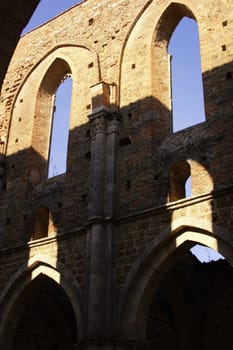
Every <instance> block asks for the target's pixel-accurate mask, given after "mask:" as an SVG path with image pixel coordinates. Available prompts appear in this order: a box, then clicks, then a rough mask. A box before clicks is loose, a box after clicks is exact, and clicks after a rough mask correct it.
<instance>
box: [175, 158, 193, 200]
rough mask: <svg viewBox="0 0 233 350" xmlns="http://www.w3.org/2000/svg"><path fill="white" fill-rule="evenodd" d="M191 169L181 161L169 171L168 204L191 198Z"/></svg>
mask: <svg viewBox="0 0 233 350" xmlns="http://www.w3.org/2000/svg"><path fill="white" fill-rule="evenodd" d="M191 193H192V185H191V168H190V165H189V164H188V162H186V161H185V160H181V161H179V162H178V163H176V164H175V165H174V166H173V168H172V169H171V171H170V195H169V200H170V202H172V201H176V200H179V199H182V198H186V197H189V196H191Z"/></svg>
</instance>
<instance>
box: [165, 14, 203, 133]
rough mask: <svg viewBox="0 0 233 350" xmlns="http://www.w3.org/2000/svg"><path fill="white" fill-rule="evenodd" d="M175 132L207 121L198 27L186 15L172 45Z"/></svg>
mask: <svg viewBox="0 0 233 350" xmlns="http://www.w3.org/2000/svg"><path fill="white" fill-rule="evenodd" d="M168 53H169V55H170V57H171V61H170V62H171V67H170V70H171V72H170V75H171V101H172V102H171V103H172V120H173V122H172V124H173V131H174V132H176V131H179V130H182V129H184V128H187V127H189V126H192V125H195V124H198V123H200V122H203V121H205V111H204V92H203V83H202V70H201V60H200V44H199V34H198V25H197V22H196V21H195V20H194V19H193V18H189V17H187V16H184V17H183V18H182V19H181V20H180V21H179V23H178V24H177V26H176V28H175V29H174V31H173V33H172V35H171V37H170V40H169V44H168Z"/></svg>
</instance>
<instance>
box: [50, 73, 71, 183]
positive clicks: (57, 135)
mask: <svg viewBox="0 0 233 350" xmlns="http://www.w3.org/2000/svg"><path fill="white" fill-rule="evenodd" d="M71 95H72V80H71V77H70V76H67V77H65V79H64V81H63V82H62V83H61V84H60V85H59V87H58V89H57V91H56V94H55V98H54V107H53V117H52V127H51V135H50V148H49V161H48V177H49V178H51V177H53V176H56V175H60V174H63V173H65V172H66V160H67V148H68V137H69V120H70V104H71Z"/></svg>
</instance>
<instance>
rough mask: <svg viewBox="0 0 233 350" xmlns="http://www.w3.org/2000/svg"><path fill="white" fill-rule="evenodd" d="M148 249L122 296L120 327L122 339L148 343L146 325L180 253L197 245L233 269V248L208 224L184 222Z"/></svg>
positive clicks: (175, 226) (195, 221) (162, 233)
mask: <svg viewBox="0 0 233 350" xmlns="http://www.w3.org/2000/svg"><path fill="white" fill-rule="evenodd" d="M172 226H173V227H172V228H173V229H172V232H171V230H170V228H167V229H165V230H164V231H163V232H161V233H160V234H159V237H157V238H155V239H154V241H153V242H151V244H150V245H149V246H148V247H146V248H145V249H144V251H143V253H142V254H141V256H140V257H139V258H138V259H137V261H136V262H135V263H134V265H133V267H132V269H131V271H130V273H129V275H128V278H127V280H126V282H125V285H124V286H123V288H122V290H121V294H120V308H119V309H120V313H119V326H120V330H121V334H122V336H124V337H126V338H128V339H138V340H140V341H145V332H146V322H147V318H148V314H149V310H150V306H151V303H152V300H153V297H154V295H155V293H156V291H157V290H158V288H159V286H160V283H161V282H162V280H163V278H164V276H165V275H166V274H167V272H168V271H169V270H170V269H171V267H172V265H173V264H174V261H175V260H176V258H177V256H178V255H179V254H180V253H183V252H185V251H187V250H189V249H190V248H191V247H192V246H193V245H195V244H196V243H199V244H202V245H206V246H207V247H210V248H212V249H214V250H216V251H218V252H220V253H221V254H222V255H223V256H224V257H225V258H226V261H227V263H229V265H230V266H231V267H233V246H232V244H231V242H230V240H229V236H228V237H227V235H228V234H229V233H228V234H226V232H224V229H221V228H220V227H216V228H215V229H216V232H215V233H211V231H209V229H210V226H209V224H208V223H207V222H205V221H203V222H202V221H200V220H193V219H192V218H181V219H179V220H177V221H176V222H174V223H173V225H172Z"/></svg>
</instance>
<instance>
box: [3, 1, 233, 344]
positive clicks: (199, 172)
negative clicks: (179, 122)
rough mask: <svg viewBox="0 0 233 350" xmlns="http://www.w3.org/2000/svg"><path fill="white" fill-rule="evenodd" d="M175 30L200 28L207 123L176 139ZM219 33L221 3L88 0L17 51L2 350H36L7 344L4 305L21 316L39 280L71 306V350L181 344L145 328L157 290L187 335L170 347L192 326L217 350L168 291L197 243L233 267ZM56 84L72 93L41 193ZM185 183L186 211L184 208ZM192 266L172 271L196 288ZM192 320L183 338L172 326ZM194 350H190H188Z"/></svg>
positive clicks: (228, 73) (8, 86)
mask: <svg viewBox="0 0 233 350" xmlns="http://www.w3.org/2000/svg"><path fill="white" fill-rule="evenodd" d="M184 16H188V17H190V18H193V19H195V20H196V22H197V23H198V29H199V36H200V50H201V63H202V76H203V85H204V99H205V113H206V121H205V122H203V123H200V124H198V125H195V126H192V127H190V128H187V129H185V130H182V131H179V132H176V133H173V131H172V108H171V92H170V90H171V87H170V69H169V56H168V54H167V45H168V42H169V39H170V37H171V35H172V33H173V31H174V29H175V27H176V25H177V24H178V23H179V21H180V19H181V18H183V17H184ZM232 30H233V11H232V6H231V4H230V2H229V1H225V0H219V1H215V0H203V1H199V2H198V3H196V2H195V1H191V0H189V1H185V0H184V1H177V2H171V1H168V0H161V1H151V0H150V1H145V0H137V1H131V0H130V1H123V0H121V1H112V0H102V1H98V2H96V1H93V0H86V1H83V2H82V3H80V4H79V5H77V6H75V7H73V8H72V9H70V10H68V11H66V12H65V13H64V14H62V15H60V16H57V17H56V18H55V19H53V20H51V21H49V22H48V23H46V24H44V25H42V26H41V27H39V28H38V29H35V30H33V31H32V32H30V33H28V34H27V35H25V36H23V37H22V38H21V40H20V41H19V43H18V46H17V48H16V50H15V53H14V55H13V57H12V61H11V63H10V66H9V69H8V72H7V75H6V77H5V81H4V84H3V87H2V94H1V110H0V113H1V125H0V140H1V143H0V147H1V155H0V157H1V159H0V160H1V171H0V176H1V178H0V180H1V193H0V208H1V213H2V215H1V216H0V234H1V238H0V249H1V250H0V262H1V263H0V289H1V291H2V296H1V302H2V304H0V307H2V314H1V316H0V317H1V322H0V323H1V326H0V344H3V345H2V346H3V348H4V349H6V350H11V349H13V348H14V349H19V350H20V349H21V348H24V349H27V348H30V349H36V347H35V346H36V345H35V343H34V340H32V339H31V340H30V339H29V340H28V339H27V340H25V339H24V337H23V336H22V335H17V337H16V336H15V337H16V338H14V337H13V339H17V341H16V340H14V341H15V343H14V342H13V340H12V339H11V340H9V334H11V333H12V332H13V334H14V332H16V333H17V332H18V333H17V334H21V333H22V334H24V333H25V332H27V331H28V329H29V326H28V324H29V322H28V321H27V317H26V316H21V315H22V313H23V311H22V310H18V309H19V308H18V307H17V303H18V302H19V300H21V299H22V305H24V307H25V308H26V309H27V305H28V300H29V299H30V298H29V297H28V296H27V295H28V294H27V292H25V293H24V291H25V290H26V291H27V290H30V288H31V287H30V286H31V284H30V283H32V285H33V288H34V289H35V290H36V291H37V292H38V290H39V289H38V288H40V287H38V286H40V283H39V282H38V281H39V280H38V278H39V277H38V276H40V274H42V275H45V276H47V277H49V278H50V279H52V280H53V281H55V282H56V283H57V284H58V285H59V286H61V287H62V288H63V289H64V290H65V292H66V294H67V295H68V297H69V299H70V300H71V304H72V307H73V309H74V313H75V317H76V322H77V333H78V335H77V337H76V338H77V339H76V341H75V342H74V341H73V343H72V344H73V345H74V344H76V343H77V344H78V345H79V346H81V347H92V346H94V347H105V346H118V347H122V346H123V347H139V348H142V347H143V348H144V347H145V346H148V342H151V344H156V346H157V347H158V349H163V346H165V345H164V344H165V343H163V342H162V343H161V344H159V342H158V339H157V338H156V337H155V336H152V335H151V334H152V333H151V331H150V329H154V328H156V327H157V328H156V329H159V332H160V334H163V335H164V334H166V332H168V333H167V334H170V336H169V337H170V338H169V339H170V340H169V341H168V344H166V346H169V345H171V344H173V339H174V334H176V335H177V334H178V333H177V330H176V331H174V329H172V326H171V323H169V322H170V321H169V322H168V323H169V326H168V329H167V330H165V329H163V327H162V325H161V324H157V323H156V327H155V323H153V322H152V323H150V322H149V321H148V320H149V318H150V317H152V318H153V317H154V316H153V313H155V315H157V312H158V313H159V309H158V308H159V306H158V305H160V304H159V303H158V301H157V299H156V297H155V295H157V294H156V293H158V294H159V292H158V290H160V293H162V292H161V290H162V291H163V290H164V291H165V292H164V295H166V298H165V300H166V303H168V304H169V303H170V304H171V305H173V306H172V307H173V316H174V315H175V316H177V315H178V316H179V317H178V316H177V317H178V318H177V319H179V322H181V323H182V324H183V323H184V324H185V323H187V324H188V325H189V326H187V329H186V330H183V332H184V333H185V332H187V334H191V333H192V337H193V338H195V336H194V334H193V331H192V329H193V328H195V327H196V324H198V327H199V328H201V331H200V334H202V335H201V336H198V342H200V344H202V345H201V346H204V345H203V344H206V343H208V344H211V345H209V346H210V348H211V349H215V347H214V346H216V349H217V346H219V342H220V340H219V339H222V334H223V333H221V332H222V330H221V329H222V328H221V327H222V326H221V325H220V326H219V327H220V333H218V335H216V336H214V337H213V339H214V340H212V341H211V342H210V341H209V339H208V341H207V338H206V337H205V332H206V333H207V328H208V327H211V326H209V322H210V323H211V321H210V319H209V318H208V317H209V313H207V316H206V320H205V321H203V320H202V319H201V320H199V318H198V317H199V316H200V315H199V316H198V312H200V310H201V308H203V307H204V306H203V305H202V306H201V307H200V305H199V304H198V302H199V301H200V300H201V295H200V297H199V299H198V298H197V301H196V302H197V305H199V309H198V307H197V309H198V310H199V311H198V312H197V311H194V310H192V311H190V310H191V309H189V308H191V306H190V305H191V304H192V302H191V301H190V300H186V302H187V304H185V305H186V306H185V307H184V305H183V299H185V298H184V295H185V291H184V290H182V288H181V287H180V286H179V283H178V280H179V278H181V279H182V281H181V282H183V283H185V284H186V287H187V284H188V283H189V280H188V277H187V276H186V275H185V276H184V275H182V273H181V272H180V268H179V266H178V267H177V259H178V258H177V256H179V257H180V256H182V254H183V253H184V254H186V253H187V251H189V248H190V247H191V246H193V245H194V244H196V243H200V244H204V245H207V246H210V247H212V248H214V249H215V250H217V251H219V252H221V253H222V254H223V255H224V256H225V258H226V260H227V262H228V263H229V264H230V265H232V264H233V261H232V260H233V242H232V234H231V231H232V225H233V202H232V199H233V194H232V192H233V172H232V143H233V140H232V132H231V130H232V127H233V122H232V107H233V106H232V91H233V89H232V88H233V78H232V74H233V68H232V49H233V41H232ZM190 40H192V39H191V38H190ZM184 49H185V48H184ZM67 75H69V76H71V78H72V82H73V89H72V102H71V113H70V130H69V143H68V154H67V171H66V173H65V174H62V175H59V176H55V177H52V178H49V179H48V174H47V173H48V155H49V147H50V134H51V128H52V109H53V98H54V94H55V92H56V89H57V87H58V86H59V84H60V82H61V81H62V80H63V79H64V78H65V77H66V76H67ZM189 175H191V177H192V196H191V197H186V196H185V195H184V183H185V181H186V179H187V178H188V177H189ZM189 259H190V258H187V260H185V259H184V261H186V262H184V264H186V265H189V266H191V267H189V268H187V271H190V275H192V276H193V274H194V272H193V271H194V270H195V269H194V267H193V264H194V265H195V263H194V262H190V261H191V260H189ZM178 260H179V259H178ZM178 265H179V264H178ZM174 266H175V267H174ZM172 268H173V269H174V271H175V272H174V275H179V276H180V277H179V278H177V279H176V280H175V281H173V282H172V283H171V282H168V280H169V278H168V277H166V278H167V279H166V278H165V277H164V276H167V273H170V274H171V272H169V271H171V269H172ZM225 270H226V271H228V270H227V268H226V269H225ZM225 270H224V271H225ZM229 270H230V269H229ZM205 273H206V274H208V273H209V272H208V269H207V272H203V276H205ZM216 273H217V272H216ZM224 273H225V272H224ZM226 274H227V276H230V272H229V275H228V272H226ZM171 275H172V274H171ZM219 275H220V273H219ZM168 276H169V275H168ZM211 276H212V275H211ZM227 278H228V280H229V281H231V277H227ZM203 279H204V278H203ZM34 280H35V281H37V282H35V283H34V282H33V281H34ZM30 281H31V282H30ZM163 281H165V282H163ZM169 281H170V280H169ZM33 283H34V284H33ZM43 283H45V285H46V288H48V289H49V290H51V293H52V292H53V291H54V295H55V294H56V296H60V294H59V293H60V292H59V291H58V290H57V289H56V288H57V287H54V286H53V285H50V282H43ZM170 283H171V286H172V287H170ZM197 283H199V282H197ZM37 284H38V286H37ZM181 284H182V283H181ZM229 285H230V286H231V284H230V282H229ZM159 286H162V287H161V288H160V289H159ZM218 286H219V285H218ZM186 287H185V288H186ZM170 288H174V290H176V288H177V289H179V293H181V296H180V299H179V298H178V297H177V298H178V299H179V301H178V303H179V304H178V305H182V307H183V308H184V310H185V308H187V310H189V311H183V313H182V312H180V311H179V310H180V308H178V311H177V310H175V306H174V305H175V301H174V300H173V299H172V297H170V296H169V297H168V295H170V294H169V289H170ZM185 288H184V289H185ZM190 288H194V289H195V288H196V287H190ZM205 288H206V290H207V291H208V292H209V293H211V291H209V290H210V289H211V288H210V286H206V287H205ZM219 288H220V287H219ZM220 289H221V288H220ZM180 290H181V292H180ZM195 290H196V289H195ZM179 293H178V294H179ZM182 293H183V294H182ZM221 293H223V300H228V299H229V298H228V296H226V295H224V292H223V291H221ZM29 294H30V293H29ZM197 294H198V291H197ZM30 295H31V294H30ZM214 295H215V294H214ZM186 296H187V295H186ZM20 298H21V299H20ZM57 298H58V297H57ZM59 298H60V297H59ZM169 298H170V299H169ZM173 298H174V297H173ZM224 298H225V299H224ZM30 300H31V299H30ZM43 300H44V299H43ZM43 300H42V301H43ZM59 300H60V299H59ZM167 300H170V301H169V302H168V301H167ZM171 300H172V302H171ZM42 301H41V303H42ZM209 302H210V301H209ZM229 302H232V301H227V305H228V306H229ZM66 303H67V304H68V302H66ZM66 303H65V306H64V309H65V310H68V309H69V308H68V306H66ZM206 303H207V304H208V298H207V301H206ZM1 305H2V306H1ZM32 305H33V310H34V309H35V308H36V307H35V305H34V304H33V303H32ZM152 305H154V307H153V308H152ZM209 307H210V304H208V308H209ZM216 308H217V310H218V311H217V312H218V315H219V318H220V319H224V317H225V316H223V315H222V311H221V310H222V308H221V307H220V306H219V308H218V307H216ZM152 309H153V310H155V311H153V312H152ZM149 310H151V311H150V312H149ZM156 310H157V311H156ZM182 310H183V309H182ZM161 312H162V311H161ZM195 312H196V314H195V317H196V319H195V322H196V323H195V322H194V321H192V322H194V324H195V326H193V323H192V322H191V321H190V320H188V321H187V319H186V318H185V317H186V316H185V315H186V314H188V313H189V314H190V313H195ZM70 314H71V311H70V310H68V311H67V319H69V322H71V323H72V321H71V319H72V317H71V316H70ZM23 315H24V314H23ZM36 315H37V314H36V312H35V310H34V318H36V317H37V316H36ZM149 315H150V316H149ZM175 316H174V317H175ZM24 317H25V318H24ZM164 317H165V316H164ZM166 317H167V316H166ZM195 317H194V318H195ZM231 317H232V316H231V315H230V316H226V318H225V319H224V320H228V321H229V320H230V319H231ZM17 320H21V321H20V322H21V323H20V324H21V326H20V327H22V331H21V330H20V329H19V328H18V327H19V326H18V324H19V323H17V322H18V321H17ZM197 320H198V321H197ZM177 322H178V321H177ZM224 322H226V324H227V321H224ZM224 322H223V323H222V324H224V325H225V323H224ZM9 324H12V325H9ZM191 325H192V326H191ZM207 325H208V327H207ZM38 327H39V329H40V326H38ZM205 327H206V328H205ZM195 329H196V328H195ZM204 330H205V331H204ZM30 332H32V331H30ZM153 332H155V333H153V334H157V333H156V332H157V331H155V330H154V331H153ZM173 332H174V334H173ZM32 333H33V332H32ZM42 333H43V335H44V336H45V333H46V332H45V331H44V330H43V327H41V334H42ZM228 333H229V334H230V332H228ZM228 333H227V334H228ZM198 334H199V333H198ZM219 334H220V335H219ZM229 334H228V336H229ZM190 336H191V335H190ZM154 337H155V338H156V339H157V340H156V339H154ZM29 338H30V337H29ZM178 338H179V339H180V335H179V337H178ZM181 338H182V337H181ZM64 339H65V336H64ZM182 339H183V340H179V341H178V343H177V344H178V345H177V349H178V348H179V349H183V348H187V342H188V336H187V337H184V338H182ZM227 339H228V338H227ZM53 341H54V340H53ZM64 341H65V340H64ZM30 342H31V343H30ZM156 342H157V343H156ZM169 342H170V343H169ZM18 344H19V345H18ZM25 344H26V345H25ZM46 344H47V345H46V346H48V348H49V345H48V343H46ZM17 346H18V347H17ZM57 346H58V345H57ZM66 346H67V349H71V348H70V347H69V346H71V345H70V344H68V343H66ZM159 346H160V347H159ZM191 346H193V349H194V348H200V349H201V348H202V347H201V346H199V345H197V344H196V343H195V341H193V343H192V345H190V344H189V348H192V347H191ZM164 348H166V347H164ZM205 348H206V347H205ZM46 349H47V348H46ZM59 349H60V348H59Z"/></svg>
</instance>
